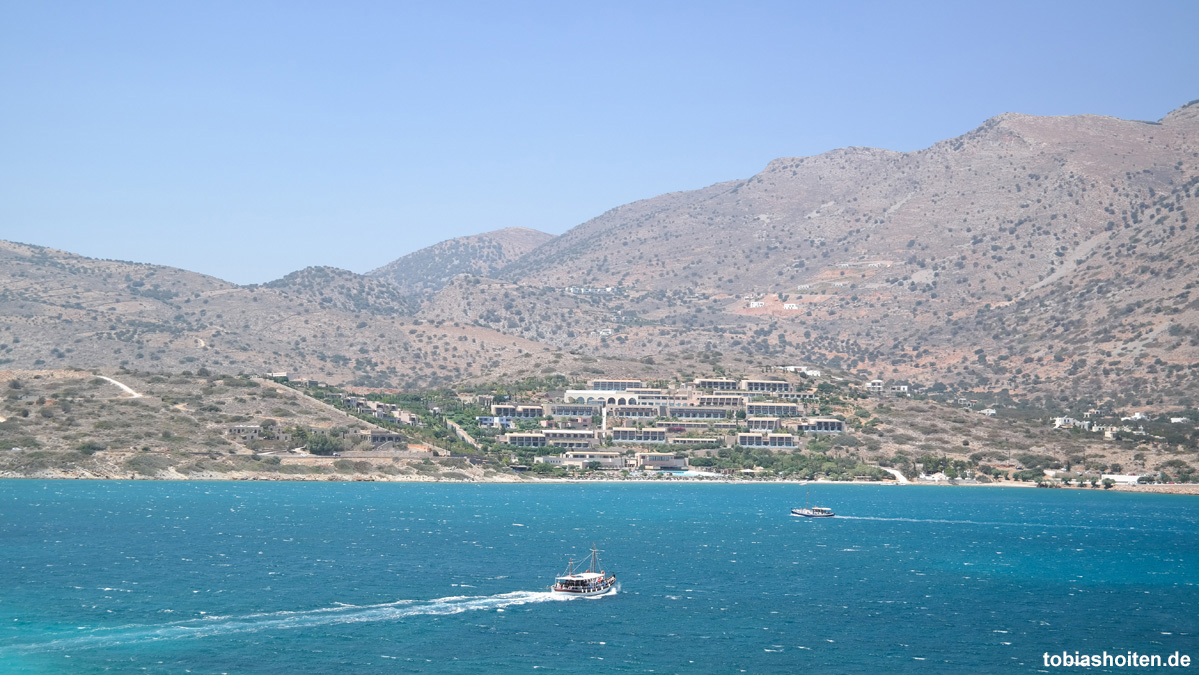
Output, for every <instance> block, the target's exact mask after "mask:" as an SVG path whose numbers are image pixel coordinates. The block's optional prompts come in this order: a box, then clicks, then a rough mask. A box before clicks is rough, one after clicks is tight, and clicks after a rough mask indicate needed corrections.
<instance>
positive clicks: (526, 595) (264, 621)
mask: <svg viewBox="0 0 1199 675" xmlns="http://www.w3.org/2000/svg"><path fill="white" fill-rule="evenodd" d="M571 599H573V598H571V597H569V596H559V595H555V594H553V593H550V592H548V591H544V592H532V591H514V592H511V593H500V594H498V595H487V596H482V595H480V596H464V595H458V596H452V597H447V598H437V599H435V600H424V601H415V600H397V601H396V602H388V603H382V604H378V605H344V604H340V603H339V604H337V605H335V606H333V607H321V608H319V609H310V610H302V611H286V610H285V611H278V612H264V613H259V614H247V615H244V616H226V617H220V618H216V619H214V618H208V617H206V618H204V619H194V620H188V621H177V622H172V623H166V624H160V625H142V624H132V625H125V626H119V627H113V628H93V629H91V630H90V631H89V632H88V633H86V634H82V635H80V634H75V635H72V636H71V637H64V638H61V639H57V640H49V641H46V642H40V643H33V644H23V645H13V646H10V647H0V656H2V655H3V654H4V652H5V651H9V650H11V651H16V652H22V653H27V652H45V651H66V650H79V649H102V648H106V647H116V646H119V645H129V644H139V643H146V642H156V641H163V640H178V639H184V638H204V637H213V636H220V635H234V634H237V633H257V632H260V631H265V630H291V629H296V628H312V627H315V626H329V625H335V624H347V623H365V622H379V621H395V620H399V619H405V618H407V617H412V616H446V615H450V614H461V613H462V612H470V611H479V610H484V611H486V610H492V611H495V610H500V609H503V608H505V607H512V606H515V605H527V604H532V603H539V602H550V601H560V600H571ZM0 660H2V659H0Z"/></svg>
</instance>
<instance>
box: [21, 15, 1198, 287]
mask: <svg viewBox="0 0 1199 675" xmlns="http://www.w3.org/2000/svg"><path fill="white" fill-rule="evenodd" d="M1197 36H1199V2H1193V1H1191V0H1180V1H1178V2H1135V3H1134V2H1126V3H1107V2H1093V1H1089V2H1065V1H1061V2H1057V1H1055V2H1044V1H1038V2H991V3H976V2H947V3H919V4H917V3H911V4H907V5H900V4H899V3H890V2H886V3H884V2H879V3H848V2H847V3H833V2H790V1H789V2H777V3H775V2H759V3H747V2H727V3H713V2H697V1H695V0H688V1H686V2H627V3H626V2H612V1H608V0H605V1H604V2H591V3H581V2H557V3H498V2H488V3H452V2H422V3H401V2H354V1H350V2H319V3H318V2H295V1H288V2H277V3H275V2H246V1H237V2H219V1H207V0H206V1H204V2H190V3H189V2H153V1H149V0H147V1H145V2H119V1H114V2H83V1H76V2H54V1H47V2H26V1H23V0H0V87H2V88H0V92H2V93H0V101H3V103H2V104H0V239H12V240H17V241H23V242H26V243H33V244H41V245H46V246H52V247H55V248H62V249H66V250H69V251H73V252H76V253H81V254H84V255H88V256H94V257H103V258H120V259H127V260H136V261H140V262H150V263H156V264H165V265H174V266H178V267H184V268H187V269H191V270H195V271H198V272H204V273H207V274H212V275H215V276H218V277H221V278H224V279H227V280H230V281H234V282H238V283H257V282H264V281H268V280H270V279H273V278H277V277H279V276H281V275H283V274H285V273H287V272H289V271H292V270H295V269H299V268H302V267H305V266H308V265H334V266H337V267H344V268H347V269H350V270H353V271H356V272H365V271H367V270H369V269H372V268H374V267H377V266H379V265H382V264H384V263H386V262H388V261H390V260H392V259H394V258H397V257H399V256H401V255H403V254H405V253H409V252H411V251H414V250H416V249H418V248H421V247H423V246H427V245H429V244H432V243H435V242H437V241H440V240H443V239H447V238H450V237H454V236H459V235H465V234H475V233H479V232H484V231H487V230H492V229H497V228H501V227H509V226H525V227H532V228H537V229H540V230H544V231H546V232H552V233H561V232H564V231H565V230H567V229H569V228H571V227H573V226H575V225H577V224H579V223H582V222H584V221H586V220H587V219H589V218H592V217H594V216H596V215H598V214H600V213H602V212H604V211H606V210H608V209H610V208H612V207H615V206H618V205H620V204H623V203H627V202H630V201H633V200H636V199H641V198H645V197H652V196H654V195H657V194H661V193H663V192H670V191H675V190H685V189H692V188H698V187H703V186H705V185H709V184H712V183H715V182H719V181H723V180H730V179H734V178H742V177H747V176H750V175H752V174H754V173H756V172H758V171H759V170H761V169H762V167H763V166H765V164H766V163H767V162H768V161H770V160H771V159H773V158H776V157H784V156H802V155H813V154H818V153H821V152H824V151H827V150H830V149H833V148H837V147H843V146H849V145H867V146H876V147H883V148H890V149H893V150H915V149H919V148H922V147H926V146H928V145H930V144H932V143H934V142H936V141H938V140H940V139H943V138H949V137H952V136H956V135H958V134H961V133H964V132H966V131H969V130H970V129H972V128H974V127H975V126H977V125H978V124H980V123H981V122H982V121H983V120H985V119H986V118H988V117H991V116H993V115H996V114H998V113H1002V112H1008V111H1014V112H1023V113H1031V114H1042V115H1063V114H1074V113H1096V114H1103V115H1113V116H1117V117H1125V118H1134V119H1158V118H1160V117H1162V116H1163V115H1165V114H1166V113H1167V112H1169V111H1170V110H1172V109H1174V108H1176V107H1178V106H1179V105H1182V104H1183V103H1185V102H1187V101H1188V100H1191V99H1195V98H1199V37H1197Z"/></svg>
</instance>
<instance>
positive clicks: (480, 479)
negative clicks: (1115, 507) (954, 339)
mask: <svg viewBox="0 0 1199 675" xmlns="http://www.w3.org/2000/svg"><path fill="white" fill-rule="evenodd" d="M470 473H471V474H476V473H477V474H478V475H469V474H467V473H466V472H460V473H459V475H463V476H465V477H464V478H455V477H447V476H441V475H419V474H418V475H413V474H401V475H388V474H381V473H371V474H358V475H354V474H348V475H347V474H319V475H312V474H309V475H296V474H280V473H273V472H256V471H255V472H251V471H230V472H227V473H217V472H204V473H197V474H190V475H185V474H181V473H178V472H175V471H173V470H172V471H164V472H161V473H159V474H156V475H153V476H146V475H142V474H137V473H131V472H119V473H117V472H113V473H108V472H106V473H105V474H102V475H101V474H96V473H93V472H90V471H79V470H72V471H68V470H42V471H37V472H34V473H32V474H17V473H15V472H12V471H0V480H120V481H130V480H136V481H179V482H183V481H196V482H213V481H275V482H293V483H294V482H310V483H462V484H471V483H474V484H482V483H491V484H497V485H565V484H588V483H601V484H612V483H646V484H654V485H677V484H688V485H696V484H710V485H874V486H887V487H935V488H1036V484H1035V483H1027V482H1018V481H1004V482H996V483H956V484H954V483H945V482H938V483H928V482H908V483H898V482H893V481H832V480H793V479H769V480H762V479H752V478H729V479H712V478H704V479H697V478H641V477H636V478H632V477H630V478H533V477H522V476H518V475H516V474H494V475H482V472H474V471H472V472H470ZM1057 489H1066V490H1087V491H1094V492H1119V493H1125V494H1128V493H1132V494H1177V495H1196V496H1199V485H1196V484H1181V483H1180V484H1166V485H1137V486H1133V485H1117V486H1115V487H1113V488H1111V489H1110V490H1104V489H1103V488H1080V487H1070V488H1057Z"/></svg>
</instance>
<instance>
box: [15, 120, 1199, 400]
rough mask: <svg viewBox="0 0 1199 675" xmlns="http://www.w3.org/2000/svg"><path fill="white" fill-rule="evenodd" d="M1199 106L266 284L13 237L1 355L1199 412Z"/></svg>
mask: <svg viewBox="0 0 1199 675" xmlns="http://www.w3.org/2000/svg"><path fill="white" fill-rule="evenodd" d="M1197 200H1199V102H1192V103H1191V104H1188V105H1186V106H1183V107H1181V108H1179V109H1178V110H1175V111H1174V112H1171V113H1170V114H1169V115H1167V116H1165V117H1164V118H1162V119H1161V120H1158V121H1156V122H1141V121H1130V120H1121V119H1116V118H1111V117H1101V116H1095V115H1077V116H1066V117H1036V116H1030V115H1020V114H1014V113H1007V114H1003V115H999V116H997V117H994V118H992V119H990V120H987V121H986V122H984V123H983V124H982V125H981V126H979V127H978V128H977V129H975V130H973V131H971V132H969V133H967V134H965V135H962V136H959V137H957V138H953V139H949V140H945V141H941V142H939V143H936V144H934V145H932V146H931V147H929V148H926V149H923V150H918V151H915V152H893V151H888V150H879V149H871V148H846V149H841V150H834V151H831V152H828V153H824V154H822V155H818V156H816V157H806V158H785V159H777V160H775V161H773V162H770V163H769V164H768V165H767V166H766V167H765V169H763V171H761V172H760V173H758V174H757V175H755V176H752V177H750V178H747V179H742V180H734V181H728V182H723V183H718V184H715V185H712V186H710V187H707V188H703V189H700V190H694V191H689V192H677V193H671V194H667V195H662V196H659V197H654V198H652V199H646V200H642V201H639V202H635V203H632V204H628V205H624V206H620V207H617V208H615V209H612V210H611V211H609V212H607V213H605V214H603V215H601V216H599V217H597V218H595V219H593V220H591V221H588V222H586V223H583V224H582V225H579V226H578V227H576V228H574V229H572V230H570V231H568V232H566V233H565V234H563V235H561V236H559V237H551V236H550V235H547V234H544V233H540V232H535V231H532V230H523V229H509V230H500V231H498V232H492V233H487V234H483V235H477V236H475V237H464V238H461V239H454V240H449V241H446V242H442V243H440V244H437V245H435V246H432V247H429V248H427V249H424V250H422V251H418V252H416V253H413V254H411V255H408V256H405V257H404V258H401V259H399V260H397V261H395V262H394V263H392V264H390V265H388V266H385V267H383V268H380V269H378V270H375V271H373V272H371V273H370V275H369V276H362V275H356V274H353V273H351V272H346V271H344V270H335V269H332V268H308V269H306V270H301V271H299V272H296V273H293V274H290V275H288V276H286V277H284V278H283V279H280V280H278V281H275V282H271V283H270V284H267V285H265V286H259V287H239V286H235V285H232V284H229V283H227V282H224V281H221V280H219V279H213V278H211V277H205V276H203V275H199V274H194V273H191V272H186V271H184V270H175V269H171V268H165V267H156V266H152V265H138V264H134V263H122V262H115V261H98V260H91V259H87V258H83V257H80V256H75V255H73V254H69V253H64V252H61V251H53V250H50V249H42V248H39V247H34V246H26V245H21V244H14V243H7V242H4V243H0V365H3V364H5V363H12V364H13V367H31V366H33V365H40V364H41V363H47V362H48V363H50V364H52V365H56V364H63V365H77V366H79V367H92V366H115V365H126V366H129V367H137V368H143V369H145V368H150V369H154V368H161V369H171V368H176V369H177V368H179V367H184V366H186V365H187V364H192V363H195V364H204V365H209V367H217V368H220V369H223V370H227V371H233V370H246V371H263V370H267V371H277V370H287V371H291V372H299V373H301V374H304V375H309V376H314V377H320V378H323V379H327V380H329V381H331V382H338V383H352V384H358V385H371V386H401V387H412V386H432V385H442V384H447V383H451V382H458V381H477V380H480V379H495V378H501V377H506V376H515V375H539V374H551V373H562V374H565V375H567V376H568V377H571V378H574V379H582V378H585V377H587V376H588V375H589V374H601V373H602V374H611V375H617V374H619V375H625V374H633V373H642V374H644V375H645V376H646V377H651V378H652V377H662V376H670V375H674V374H678V375H683V376H686V375H690V374H702V373H709V372H729V373H752V372H755V371H757V370H758V369H759V368H761V367H763V366H769V365H778V364H786V365H794V364H810V365H817V366H821V367H823V368H824V369H826V370H830V371H834V372H836V373H838V375H839V376H844V377H852V378H855V379H873V378H881V379H884V380H889V381H892V382H895V383H909V384H917V385H924V386H926V387H931V388H933V389H935V390H943V389H952V390H957V391H960V392H974V393H976V394H977V396H976V397H978V398H982V397H985V398H987V399H988V400H992V399H993V400H1006V399H1007V398H1008V397H1011V398H1022V399H1035V398H1040V399H1041V402H1042V403H1046V402H1048V401H1049V400H1050V399H1059V398H1062V397H1065V398H1067V399H1069V400H1071V401H1074V402H1078V401H1101V400H1111V401H1113V402H1115V403H1117V404H1120V405H1123V406H1127V405H1134V404H1135V405H1140V406H1157V405H1170V406H1178V405H1184V406H1185V405H1193V404H1194V402H1195V401H1197V400H1199V378H1196V377H1195V376H1194V375H1195V372H1194V371H1195V364H1197V363H1199V298H1197V297H1192V293H1193V291H1194V290H1195V289H1196V287H1199V232H1197V231H1196V229H1195V223H1194V222H1192V221H1191V220H1190V217H1189V214H1195V213H1199V204H1196V201H1197Z"/></svg>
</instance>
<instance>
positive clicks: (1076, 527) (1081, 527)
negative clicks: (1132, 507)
mask: <svg viewBox="0 0 1199 675" xmlns="http://www.w3.org/2000/svg"><path fill="white" fill-rule="evenodd" d="M837 518H838V519H841V520H882V521H887V522H895V523H942V524H947V525H989V526H996V527H998V526H1007V527H1052V528H1066V529H1071V530H1117V531H1125V532H1126V531H1129V530H1141V529H1144V528H1138V527H1134V526H1131V525H1130V526H1128V527H1112V526H1105V525H1072V524H1069V523H1019V522H1006V523H1005V522H987V521H980V520H944V519H940V518H880V517H878V516H837Z"/></svg>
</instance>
